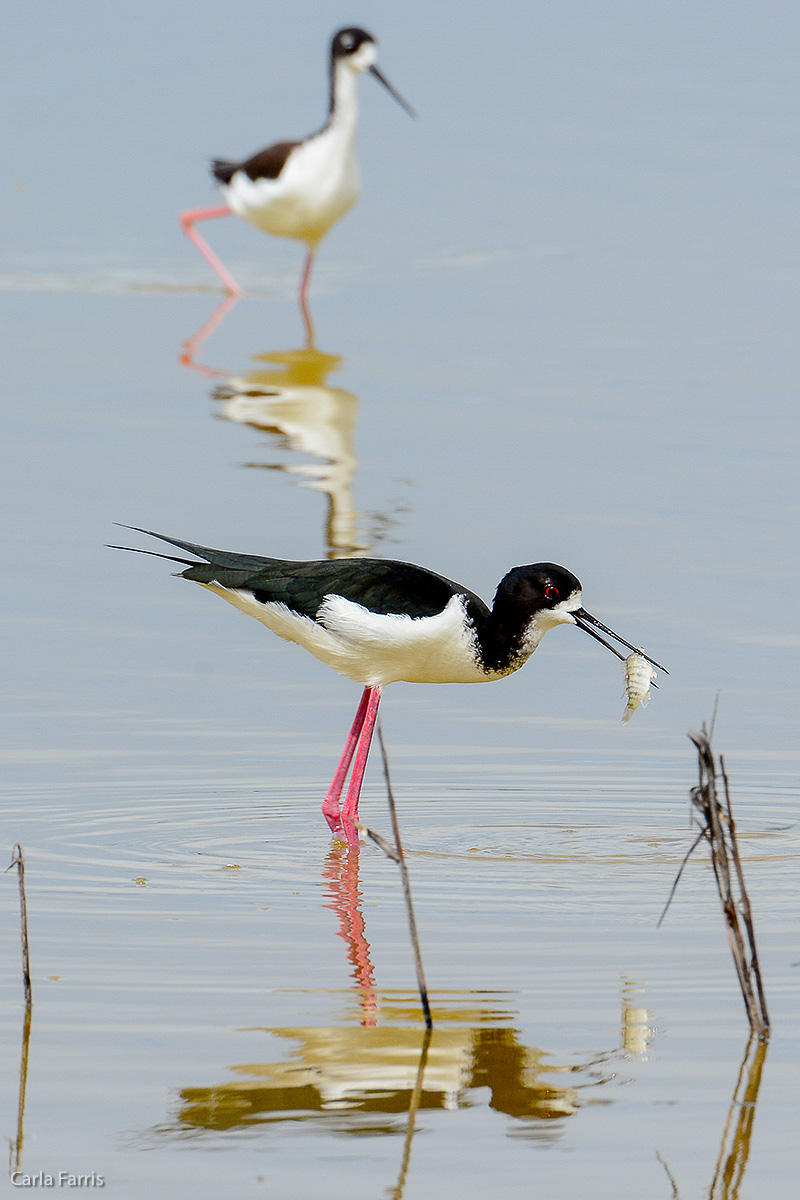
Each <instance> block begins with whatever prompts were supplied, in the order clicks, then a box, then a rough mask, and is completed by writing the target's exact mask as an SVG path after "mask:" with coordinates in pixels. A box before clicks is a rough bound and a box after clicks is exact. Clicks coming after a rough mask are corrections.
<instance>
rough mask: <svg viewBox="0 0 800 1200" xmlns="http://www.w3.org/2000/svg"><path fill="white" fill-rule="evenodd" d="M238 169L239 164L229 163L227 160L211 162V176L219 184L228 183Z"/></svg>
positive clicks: (218, 159) (213, 160)
mask: <svg viewBox="0 0 800 1200" xmlns="http://www.w3.org/2000/svg"><path fill="white" fill-rule="evenodd" d="M238 169H239V163H235V162H231V160H230V159H229V158H214V159H212V160H211V174H212V175H213V176H214V178H215V179H218V180H219V182H220V183H230V181H231V179H233V176H234V174H235V173H236V171H238Z"/></svg>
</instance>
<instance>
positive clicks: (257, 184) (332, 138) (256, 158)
mask: <svg viewBox="0 0 800 1200" xmlns="http://www.w3.org/2000/svg"><path fill="white" fill-rule="evenodd" d="M376 45H377V43H376V42H375V39H374V38H373V37H372V36H371V34H369V33H367V32H366V31H365V30H363V29H356V28H353V29H340V30H339V32H338V33H337V34H335V35H334V38H333V41H332V42H331V52H330V77H331V92H330V108H329V111H328V119H327V121H326V122H325V124H324V125H323V127H322V129H320V130H319V132H317V133H312V134H309V136H308V137H307V138H303V140H302V141H296V142H277V143H276V144H275V145H274V146H268V147H267V149H266V150H261V151H259V153H258V154H254V155H253V156H252V158H248V159H245V160H244V161H243V162H231V161H228V160H226V159H217V160H215V161H214V163H213V164H212V172H213V174H214V177H215V178H216V179H217V180H218V181H219V183H220V184H221V185H222V194H223V196H224V197H225V200H226V201H227V204H225V205H223V206H221V207H217V208H198V209H194V210H192V211H191V212H185V213H182V214H181V224H182V225H183V228H184V230H185V232H186V234H187V235H188V237H190V238H191V239H192V241H193V242H194V244H195V245H196V246H197V248H198V250H199V251H200V253H201V254H202V255H203V256H204V258H205V259H206V260H207V261H208V262H209V263H210V264H211V266H212V267H213V269H214V270H215V271H216V273H217V275H219V277H220V279H221V280H222V282H223V283H224V284H225V287H226V288H227V289H228V291H230V292H233V293H235V294H237V295H238V294H240V292H241V289H240V287H239V285H238V284H237V282H236V280H235V279H234V278H233V276H232V275H231V274H230V272H229V271H228V270H227V268H226V267H225V266H224V264H223V263H222V262H221V261H220V260H219V258H218V257H217V255H216V254H215V253H214V251H213V250H212V249H211V248H210V246H208V244H207V243H206V242H205V241H204V239H203V238H202V237H201V236H200V234H199V233H198V232H197V230H196V229H195V228H194V225H195V222H196V221H202V220H205V219H207V218H208V217H224V216H227V215H228V214H229V213H236V215H237V216H240V217H244V218H245V220H247V221H250V222H252V224H253V225H257V226H258V228H259V229H263V230H264V231H265V232H266V233H274V234H276V235H277V236H278V237H290V238H297V239H298V240H299V241H301V242H305V244H306V247H307V251H308V252H307V255H306V262H305V267H304V269H303V275H302V278H301V281H300V296H299V299H300V307H301V309H302V311H303V315H304V318H305V320H306V324H307V326H308V327H309V329H310V319H309V317H308V310H307V307H306V291H307V288H308V281H309V277H310V274H311V264H312V260H313V257H314V252H315V250H316V248H317V246H318V245H319V243H320V242H321V241H322V239H323V238H324V237H325V234H326V233H327V232H328V230H329V229H330V228H331V226H332V225H335V223H336V222H337V221H338V220H339V218H340V217H343V216H344V214H345V213H346V212H347V211H348V209H350V208H352V206H353V205H354V204H355V202H356V200H357V199H358V194H359V177H358V164H357V162H356V127H357V122H358V95H357V91H358V77H359V75H360V74H361V73H362V72H364V71H369V72H370V74H372V75H374V76H375V78H376V79H378V80H380V82H381V83H382V84H383V86H384V87H385V88H386V89H387V91H388V92H390V94H391V95H392V96H394V98H395V100H397V102H398V103H399V104H401V105H402V106H403V108H405V109H406V111H407V112H409V113H410V114H411V115H412V116H414V115H415V114H414V111H413V109H411V108H410V107H409V105H408V104H406V102H405V100H404V99H403V98H402V96H400V95H399V93H398V92H396V91H395V90H394V88H393V87H392V85H391V84H390V83H389V81H388V80H387V79H386V78H385V76H384V75H382V74H381V72H380V71H379V70H378V68H377V67H376V65H375V54H376Z"/></svg>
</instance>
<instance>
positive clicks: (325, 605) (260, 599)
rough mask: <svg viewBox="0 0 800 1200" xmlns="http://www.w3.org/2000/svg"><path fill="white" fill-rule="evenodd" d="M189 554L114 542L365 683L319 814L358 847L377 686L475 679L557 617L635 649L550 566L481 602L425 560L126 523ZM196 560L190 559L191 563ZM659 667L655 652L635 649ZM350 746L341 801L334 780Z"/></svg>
mask: <svg viewBox="0 0 800 1200" xmlns="http://www.w3.org/2000/svg"><path fill="white" fill-rule="evenodd" d="M123 528H125V529H135V530H136V532H137V533H145V534H148V535H149V536H151V537H156V538H159V539H160V540H161V541H162V542H168V543H169V544H170V545H172V546H177V547H179V548H180V549H181V550H185V551H186V552H187V553H189V554H192V555H194V556H195V557H194V559H190V558H177V557H176V556H174V555H170V554H163V553H161V552H160V551H155V550H138V549H135V548H134V547H132V546H118V547H114V549H120V550H133V551H134V552H135V553H137V554H152V555H154V556H155V557H156V558H166V559H168V560H169V561H171V562H177V563H180V564H181V565H182V566H183V567H185V570H183V571H180V572H178V574H179V575H180V576H181V577H182V578H183V579H191V580H193V581H194V582H195V583H201V584H202V585H203V586H204V587H207V588H208V589H209V591H212V592H216V594H217V595H218V596H222V598H223V600H227V601H229V603H231V604H233V605H235V606H236V608H238V609H240V610H241V612H243V613H247V614H248V615H249V616H251V617H255V618H256V620H257V621H261V623H262V624H263V625H266V626H267V627H268V628H269V629H271V630H272V631H273V632H274V633H277V634H278V635H279V637H282V638H285V639H286V641H289V642H297V643H298V645H300V646H304V647H305V649H306V650H309V651H310V652H311V653H312V654H313V655H314V656H315V657H316V658H318V659H320V660H321V661H322V662H324V663H327V664H328V666H329V667H333V668H334V670H336V671H339V673H340V674H342V675H346V676H347V677H348V678H349V679H355V680H356V681H357V682H358V683H362V684H364V693H363V695H362V697H361V703H360V704H359V706H358V711H357V713H356V717H355V720H354V721H353V727H352V729H351V730H350V734H349V736H348V738H347V741H346V743H345V747H344V751H343V753H342V757H341V759H340V760H339V765H338V767H337V768H336V773H335V775H334V777H333V780H332V782H331V785H330V787H329V788H328V792H327V795H326V796H325V800H324V802H323V805H322V811H323V813H324V814H325V817H326V819H327V821H328V824H329V826H330V828H331V830H332V831H333V832H334V833H337V834H342V833H343V834H344V835H345V836H346V838H347V840H348V842H350V844H351V845H358V831H357V828H356V827H357V824H358V801H359V797H360V795H361V784H362V781H363V778H364V770H365V768H366V765H367V757H368V755H369V748H370V742H371V741H372V734H373V730H374V728H375V720H376V718H377V715H378V705H379V704H380V699H381V692H382V691H383V689H384V687H386V685H387V684H388V683H395V682H397V681H399V680H405V681H406V682H408V683H483V682H486V681H488V680H492V679H502V678H503V676H505V675H510V674H511V673H512V672H513V671H517V670H519V668H520V667H521V666H523V665H524V664H525V663H526V662H527V660H528V659H529V658H530V656H531V655H532V654H533V652H534V650H535V649H536V647H537V646H538V645H539V642H540V641H541V640H542V638H543V637H544V635H545V633H547V631H548V629H552V628H553V627H554V626H556V625H577V626H578V627H579V628H580V629H583V630H584V632H586V633H588V634H591V636H592V637H593V638H596V639H597V641H599V642H602V643H603V645H604V646H606V647H607V649H609V650H611V652H612V653H613V654H616V655H617V657H618V658H621V659H624V657H625V656H624V655H623V654H621V653H620V652H619V651H618V650H617V649H616V647H614V646H612V645H610V643H609V642H607V641H606V639H605V638H604V637H603V636H602V635H601V633H600V632H599V631H600V630H602V632H603V633H606V634H608V635H609V637H612V638H613V639H614V640H615V641H617V642H620V643H621V644H622V645H623V646H627V647H628V649H631V650H632V649H634V647H633V646H632V645H631V643H630V642H626V641H625V639H624V638H622V637H620V636H619V634H618V633H614V631H613V630H612V629H609V628H608V626H607V625H603V624H602V623H601V622H600V621H598V620H597V619H596V618H595V617H593V616H592V615H591V614H590V613H588V612H587V611H586V609H585V608H582V607H581V584H580V581H579V580H578V579H577V578H576V577H575V576H574V575H573V574H572V573H571V572H570V571H567V570H566V569H565V568H564V567H558V566H556V565H555V563H533V564H532V565H531V566H526V567H515V568H514V569H513V570H512V571H509V572H508V574H507V575H505V576H504V577H503V579H501V581H500V583H499V585H498V588H497V592H496V594H495V598H494V603H493V605H492V607H491V608H489V607H488V606H487V605H486V604H485V603H484V602H483V600H481V598H480V597H479V596H476V595H475V593H474V592H471V591H470V590H469V589H468V588H465V587H462V586H461V585H460V584H458V583H453V582H452V580H450V579H445V578H444V577H443V576H441V575H436V574H435V573H434V572H433V571H428V570H426V569H425V568H424V567H416V566H413V565H412V564H411V563H403V562H392V561H390V560H388V559H380V558H343V559H337V560H335V561H331V560H328V559H323V560H322V561H314V562H292V561H290V560H287V559H282V558H261V557H259V556H258V555H255V554H232V553H230V552H228V551H226V550H211V549H209V547H207V546H196V545H195V544H194V543H193V542H184V541H181V540H180V539H179V538H171V537H165V536H164V535H163V534H161V533H153V532H152V531H151V530H149V529H139V528H138V526H135V525H126V526H123ZM196 559H199V560H201V561H199V562H198V561H195V560H196ZM638 653H639V654H641V655H642V656H643V657H644V658H646V659H647V661H648V662H652V663H653V665H654V666H656V667H659V669H660V670H662V671H663V670H665V668H664V667H660V666H659V664H658V663H657V662H655V660H654V659H651V658H649V657H648V656H647V655H644V654H643V652H642V651H641V650H639V651H638ZM354 755H355V764H354V765H353V773H352V776H351V778H350V786H349V788H348V790H347V795H346V797H345V801H344V804H343V805H341V804H340V800H341V795H342V790H343V788H344V782H345V779H346V778H347V773H348V771H349V769H350V765H351V763H352V762H353V756H354Z"/></svg>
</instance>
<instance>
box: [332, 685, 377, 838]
mask: <svg viewBox="0 0 800 1200" xmlns="http://www.w3.org/2000/svg"><path fill="white" fill-rule="evenodd" d="M367 692H368V693H369V697H368V700H367V711H366V713H365V715H364V724H363V727H362V730H361V738H360V739H359V743H358V753H357V754H356V761H355V765H354V767H353V774H352V775H351V777H350V786H349V788H348V789H347V797H346V799H345V802H344V806H343V808H342V821H343V822H344V823H345V831H346V833H347V840H348V842H350V844H351V845H358V832H357V831H356V829H355V826H356V825H357V824H358V801H359V798H360V796H361V784H362V783H363V780H364V772H365V771H366V769H367V759H368V757H369V747H370V743H371V742H372V734H373V732H374V730H375V721H376V719H377V716H378V705H379V704H380V702H381V689H380V688H379V687H373V688H367ZM348 822H349V823H350V824H351V825H352V826H353V829H352V833H351V829H350V828H349V826H348ZM353 835H354V836H355V841H353Z"/></svg>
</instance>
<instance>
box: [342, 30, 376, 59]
mask: <svg viewBox="0 0 800 1200" xmlns="http://www.w3.org/2000/svg"><path fill="white" fill-rule="evenodd" d="M367 44H369V45H370V46H374V45H375V44H376V43H375V38H374V37H373V36H372V34H371V33H367V31H366V29H359V28H358V27H357V26H353V27H352V28H350V29H340V30H339V32H338V33H335V34H334V35H333V41H332V42H331V58H332V59H334V60H335V59H337V58H350V57H351V56H352V55H353V54H357V53H358V51H359V50H360V49H361V47H362V46H364V45H367Z"/></svg>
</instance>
